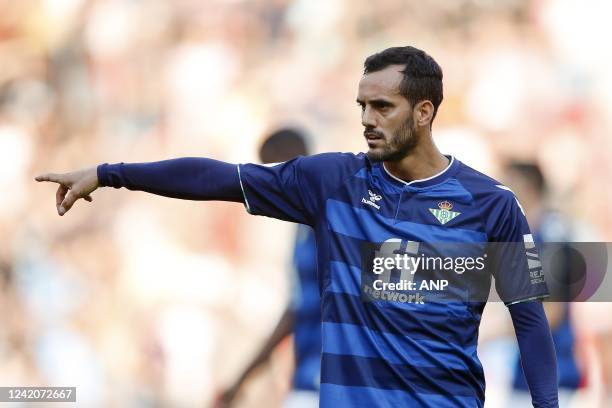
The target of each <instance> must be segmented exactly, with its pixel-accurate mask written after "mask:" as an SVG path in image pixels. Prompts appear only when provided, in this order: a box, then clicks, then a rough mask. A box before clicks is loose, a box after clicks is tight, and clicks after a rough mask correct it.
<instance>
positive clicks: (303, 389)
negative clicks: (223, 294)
mask: <svg viewBox="0 0 612 408" xmlns="http://www.w3.org/2000/svg"><path fill="white" fill-rule="evenodd" d="M306 155H308V148H307V144H306V138H305V136H304V134H303V133H302V132H301V131H298V130H297V129H292V128H282V129H279V130H277V131H275V132H273V133H272V134H271V135H270V136H269V137H268V138H267V139H266V140H265V141H264V143H263V144H262V146H261V148H260V150H259V156H260V159H261V161H262V162H263V163H276V162H281V161H287V160H289V159H293V158H295V157H296V156H306ZM316 262H317V256H316V246H315V237H314V233H313V231H312V228H310V227H308V226H306V225H299V227H298V231H297V234H296V242H295V246H294V250H293V269H294V271H295V274H294V275H295V276H292V283H293V285H292V286H293V287H292V296H291V302H290V304H289V306H288V307H287V308H286V309H285V311H284V313H283V314H282V316H281V318H280V320H279V321H278V323H277V324H276V327H275V328H274V330H273V332H272V334H271V335H270V337H269V338H268V339H267V340H266V342H265V343H264V345H263V346H262V348H261V350H259V352H258V353H257V354H256V355H255V358H253V361H251V362H250V363H249V365H248V366H247V367H246V369H245V370H244V371H243V372H242V374H241V375H240V376H239V377H238V379H237V380H236V382H235V383H234V384H233V385H232V386H231V387H229V389H228V390H227V391H225V392H224V393H223V394H222V396H221V398H220V400H219V401H218V403H217V406H218V407H219V408H220V407H229V406H231V405H232V403H233V402H234V399H235V398H236V395H237V394H238V393H239V391H240V389H241V388H242V385H243V384H244V382H245V381H246V380H247V379H248V377H249V376H250V375H251V374H252V373H253V371H255V370H256V369H257V368H258V367H260V366H261V365H262V364H263V363H265V362H266V361H267V360H268V359H269V358H270V356H271V355H272V352H273V351H274V349H275V348H276V346H278V344H279V343H280V342H281V341H282V340H283V339H285V338H286V337H287V336H289V335H290V334H291V333H293V350H294V355H295V371H294V374H293V381H292V384H291V391H290V392H289V395H288V396H287V398H286V400H285V401H284V403H283V406H284V407H285V408H312V407H316V406H318V405H319V384H320V378H319V377H320V372H321V309H320V303H321V299H320V297H319V286H318V284H317V276H316V274H317V264H316Z"/></svg>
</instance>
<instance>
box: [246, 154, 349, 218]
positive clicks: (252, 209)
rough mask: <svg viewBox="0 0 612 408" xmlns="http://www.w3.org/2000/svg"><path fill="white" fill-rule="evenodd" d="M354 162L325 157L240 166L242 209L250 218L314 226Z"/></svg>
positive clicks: (343, 156)
mask: <svg viewBox="0 0 612 408" xmlns="http://www.w3.org/2000/svg"><path fill="white" fill-rule="evenodd" d="M357 162H358V158H357V156H355V155H353V154H343V153H325V154H318V155H313V156H308V157H303V156H299V157H297V158H295V159H292V160H289V161H286V162H284V163H279V164H275V165H272V166H266V165H259V164H252V163H249V164H240V165H238V172H239V176H240V184H241V188H242V192H243V194H244V202H245V206H246V208H247V210H248V211H249V213H251V214H255V215H266V216H268V217H273V218H278V219H281V220H286V221H292V222H297V223H300V224H307V225H314V224H315V223H316V220H317V218H318V216H319V214H320V213H321V210H322V208H324V205H323V203H324V202H325V200H326V198H327V197H328V196H329V194H330V192H331V191H333V190H334V188H336V187H337V186H338V185H339V183H341V180H342V179H343V177H345V174H346V172H350V171H351V169H352V168H354V167H355V165H356V164H357Z"/></svg>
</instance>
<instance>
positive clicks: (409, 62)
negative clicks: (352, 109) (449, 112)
mask: <svg viewBox="0 0 612 408" xmlns="http://www.w3.org/2000/svg"><path fill="white" fill-rule="evenodd" d="M396 64H397V65H403V66H404V67H405V68H404V70H403V71H402V74H404V78H403V79H402V82H401V83H400V89H399V91H400V94H401V95H403V96H404V97H405V98H406V99H408V102H410V104H411V105H412V106H414V105H416V104H417V103H419V102H420V101H423V100H428V101H430V102H431V103H432V105H433V107H434V113H433V117H432V121H433V119H434V118H435V117H436V113H438V106H440V103H442V68H440V66H439V65H438V63H437V62H436V61H435V60H434V59H433V58H432V57H431V56H429V55H428V54H427V53H426V52H425V51H423V50H419V49H418V48H414V47H410V46H407V47H391V48H387V49H386V50H384V51H381V52H378V53H376V54H373V55H370V56H369V57H368V58H366V60H365V62H364V63H363V67H364V71H363V73H364V74H369V73H370V72H376V71H380V70H383V69H385V68H387V67H388V66H389V65H396Z"/></svg>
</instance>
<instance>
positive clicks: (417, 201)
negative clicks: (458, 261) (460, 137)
mask: <svg viewBox="0 0 612 408" xmlns="http://www.w3.org/2000/svg"><path fill="white" fill-rule="evenodd" d="M326 211H327V218H328V223H329V224H330V226H331V227H332V229H333V227H334V225H337V224H338V223H341V224H343V225H341V226H340V227H341V228H350V229H351V230H352V231H354V232H355V233H359V234H361V235H363V236H362V237H360V238H365V239H367V240H369V241H378V242H382V241H385V240H387V239H389V238H404V239H411V240H418V241H421V242H428V241H429V242H432V241H437V242H445V241H448V242H457V241H483V240H486V236H484V234H482V233H480V231H482V230H483V227H482V217H481V216H480V214H479V213H478V209H477V208H475V206H474V204H473V200H472V197H471V196H470V195H469V193H467V192H466V191H465V190H464V189H462V188H459V186H457V185H455V184H453V183H452V182H449V183H444V184H442V185H440V186H438V187H437V188H429V189H410V188H405V189H398V188H392V187H390V186H386V185H384V184H381V183H376V182H372V181H371V180H367V179H362V180H353V181H352V182H350V183H347V184H346V185H345V186H343V187H342V188H341V189H339V190H338V191H336V192H335V194H334V195H333V196H332V197H331V198H330V199H329V200H328V201H327V203H326ZM349 226H350V227H349Z"/></svg>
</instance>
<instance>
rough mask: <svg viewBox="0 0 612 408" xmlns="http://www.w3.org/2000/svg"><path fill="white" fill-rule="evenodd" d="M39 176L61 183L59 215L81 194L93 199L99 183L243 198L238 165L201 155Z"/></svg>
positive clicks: (166, 193)
mask: <svg viewBox="0 0 612 408" xmlns="http://www.w3.org/2000/svg"><path fill="white" fill-rule="evenodd" d="M35 180H36V181H51V182H55V183H58V184H59V187H58V189H57V192H56V196H55V199H56V201H55V204H56V207H57V212H58V214H59V215H64V214H65V213H66V212H68V211H69V210H70V208H72V206H73V205H74V203H75V202H76V201H77V200H78V199H80V198H83V199H85V200H86V201H92V198H91V195H90V194H91V193H92V192H94V191H95V190H96V189H97V188H98V187H115V188H121V187H125V188H127V189H129V190H137V191H146V192H149V193H152V194H157V195H163V196H166V197H172V198H181V199H185V200H221V201H235V202H243V195H242V190H241V188H240V179H239V176H238V169H237V166H236V165H235V164H230V163H225V162H222V161H218V160H213V159H206V158H198V157H185V158H180V159H171V160H162V161H158V162H150V163H123V162H121V163H118V164H108V163H104V164H101V165H99V166H96V167H91V168H88V169H84V170H79V171H74V172H70V173H62V174H56V173H47V174H42V175H39V176H37V177H36V178H35Z"/></svg>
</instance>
